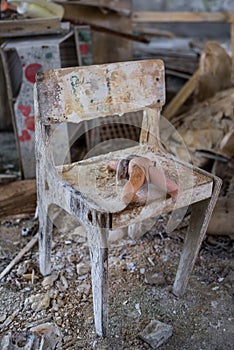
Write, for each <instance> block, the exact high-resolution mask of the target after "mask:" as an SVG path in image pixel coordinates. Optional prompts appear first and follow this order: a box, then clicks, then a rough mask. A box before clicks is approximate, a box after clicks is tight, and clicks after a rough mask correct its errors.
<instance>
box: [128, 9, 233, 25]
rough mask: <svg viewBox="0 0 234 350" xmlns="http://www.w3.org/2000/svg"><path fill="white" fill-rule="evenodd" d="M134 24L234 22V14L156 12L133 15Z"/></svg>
mask: <svg viewBox="0 0 234 350" xmlns="http://www.w3.org/2000/svg"><path fill="white" fill-rule="evenodd" d="M131 18H132V22H134V23H136V22H228V23H231V22H234V12H154V11H141V12H133V13H132V16H131Z"/></svg>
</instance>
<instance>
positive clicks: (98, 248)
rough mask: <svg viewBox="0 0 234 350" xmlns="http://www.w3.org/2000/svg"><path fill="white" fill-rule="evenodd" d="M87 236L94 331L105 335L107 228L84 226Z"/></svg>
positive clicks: (106, 309)
mask: <svg viewBox="0 0 234 350" xmlns="http://www.w3.org/2000/svg"><path fill="white" fill-rule="evenodd" d="M85 230H86V232H87V236H88V242H89V249H90V257H91V277H92V292H93V307H94V321H95V329H96V333H97V334H98V335H99V336H101V337H105V336H106V334H107V327H108V246H107V232H108V231H107V229H102V228H100V227H98V226H86V227H85Z"/></svg>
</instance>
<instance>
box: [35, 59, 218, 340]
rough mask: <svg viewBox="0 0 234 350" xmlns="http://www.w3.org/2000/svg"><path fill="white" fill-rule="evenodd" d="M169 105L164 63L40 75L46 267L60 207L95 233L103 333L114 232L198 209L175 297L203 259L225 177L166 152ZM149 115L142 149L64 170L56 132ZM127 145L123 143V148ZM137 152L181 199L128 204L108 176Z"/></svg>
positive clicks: (96, 292) (95, 282)
mask: <svg viewBox="0 0 234 350" xmlns="http://www.w3.org/2000/svg"><path fill="white" fill-rule="evenodd" d="M164 101H165V83H164V64H163V62H162V61H160V60H143V61H133V62H120V63H112V64H104V65H95V66H88V67H75V68H64V69H57V70H50V71H45V72H41V73H38V75H37V81H36V84H35V115H36V159H37V190H38V213H39V250H40V270H41V273H42V274H43V275H44V276H46V275H49V274H50V273H51V242H52V222H51V219H50V214H49V209H50V207H51V205H52V204H55V205H57V206H59V207H61V208H63V209H64V210H66V211H67V212H68V213H70V214H71V215H74V216H76V217H77V218H78V220H79V221H80V223H81V224H82V225H83V227H84V229H85V230H86V232H87V237H88V242H89V247H90V256H91V274H92V291H93V304H94V319H95V328H96V332H97V334H99V335H101V336H105V335H106V333H107V328H108V315H107V302H108V232H109V231H110V230H113V229H116V228H119V227H125V226H128V225H130V224H133V223H136V222H140V221H143V220H146V219H148V218H150V217H152V216H154V217H156V216H158V215H160V214H163V213H167V212H170V211H173V210H174V209H178V208H182V207H186V206H189V205H190V204H191V205H192V206H191V210H192V214H191V219H190V226H189V228H188V232H187V236H186V239H185V243H184V248H183V251H182V254H181V258H180V262H179V267H178V270H177V274H176V278H175V282H174V286H173V292H174V294H175V295H177V296H181V295H183V293H184V292H185V289H186V286H187V283H188V279H189V276H190V273H191V271H192V268H193V265H194V263H195V260H196V257H197V255H198V252H199V249H200V246H201V243H202V240H203V237H204V235H205V232H206V229H207V226H208V223H209V220H210V217H211V214H212V211H213V208H214V205H215V203H216V201H217V197H218V194H219V191H220V187H221V180H220V179H219V178H217V177H215V176H213V175H212V174H209V173H207V172H205V171H203V170H201V169H198V168H195V167H193V166H192V165H190V164H187V163H184V162H182V161H180V160H179V159H177V158H175V157H173V156H172V155H171V154H169V153H168V152H166V151H165V149H164V148H163V146H162V145H161V143H160V138H159V119H160V111H161V109H162V106H163V104H164ZM139 110H142V111H143V115H144V116H143V123H142V130H141V134H140V141H139V144H138V145H137V146H134V147H130V148H125V149H121V150H119V151H114V152H109V153H107V154H104V155H98V156H96V157H91V158H87V159H85V160H82V161H79V162H76V163H72V164H67V165H63V164H61V166H59V167H56V166H55V165H54V161H53V153H52V146H51V144H52V138H53V131H52V127H53V125H55V124H59V123H68V122H72V123H81V122H83V121H85V120H88V119H95V118H97V117H103V118H104V117H106V116H109V115H116V116H117V115H118V116H119V118H120V119H121V116H122V115H123V114H124V113H127V112H136V111H139ZM121 146H123V144H121ZM130 154H136V155H140V156H143V157H147V158H149V159H150V160H151V161H153V162H156V166H157V167H159V168H160V169H161V170H163V171H164V172H165V176H167V177H168V178H171V179H172V180H174V181H175V182H176V183H177V184H178V186H179V189H180V192H179V196H178V198H177V200H176V202H173V200H172V199H171V198H165V196H164V197H163V198H158V199H154V198H151V199H149V201H147V202H146V203H145V204H144V205H125V204H124V203H123V202H122V201H121V199H120V193H119V192H120V191H119V190H118V188H117V186H116V183H115V176H114V175H113V174H111V173H109V174H108V173H107V172H106V166H107V164H108V162H109V161H110V160H112V159H116V160H120V159H122V158H126V156H128V155H130Z"/></svg>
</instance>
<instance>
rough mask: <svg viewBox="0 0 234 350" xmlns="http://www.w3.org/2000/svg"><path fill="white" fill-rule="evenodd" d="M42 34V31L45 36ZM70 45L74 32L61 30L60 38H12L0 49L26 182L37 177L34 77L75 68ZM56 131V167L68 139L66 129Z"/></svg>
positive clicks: (52, 36)
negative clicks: (43, 70)
mask: <svg viewBox="0 0 234 350" xmlns="http://www.w3.org/2000/svg"><path fill="white" fill-rule="evenodd" d="M52 22H53V21H52ZM45 32H46V30H45V29H44V34H45ZM34 34H35V33H34ZM14 35H16V33H15V34H14ZM18 35H19V34H18ZM73 41H74V38H73V30H64V32H62V33H61V30H60V34H56V35H52V34H50V35H42V36H28V35H26V36H25V37H21V38H11V39H9V40H7V41H5V42H4V43H3V44H2V46H1V50H0V53H1V58H2V64H3V70H4V75H5V79H6V87H7V95H8V100H9V105H10V111H11V119H12V122H13V125H14V132H15V138H16V144H17V149H18V157H19V165H20V170H21V174H22V177H23V178H25V179H30V178H34V177H35V174H36V165H35V151H34V144H35V137H34V136H35V135H34V133H35V126H34V106H33V85H34V83H35V75H36V73H37V72H38V71H39V70H42V69H55V68H60V67H61V66H65V65H66V66H73V65H75V64H76V63H77V60H76V59H75V58H76V53H75V45H74V43H73ZM71 48H72V52H71ZM73 51H74V52H73ZM56 130H57V132H58V133H59V135H60V136H59V137H58V139H57V143H56V147H55V148H54V151H55V159H57V160H56V161H57V162H58V163H59V162H60V161H61V160H62V157H66V156H67V155H64V154H63V155H62V153H61V149H63V148H69V139H68V132H67V126H66V125H64V126H62V127H60V128H58V129H56ZM58 149H59V152H58Z"/></svg>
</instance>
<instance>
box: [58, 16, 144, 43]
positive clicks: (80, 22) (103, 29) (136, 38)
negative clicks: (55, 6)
mask: <svg viewBox="0 0 234 350" xmlns="http://www.w3.org/2000/svg"><path fill="white" fill-rule="evenodd" d="M64 20H66V21H69V22H71V23H72V24H74V25H88V26H90V27H91V29H92V30H94V31H96V32H101V33H106V34H110V35H115V36H119V37H121V38H125V39H128V40H132V41H138V42H141V43H145V44H149V42H150V40H149V39H147V38H145V37H143V36H140V35H134V34H130V33H125V32H122V31H119V30H114V29H111V28H107V27H103V26H100V25H98V24H95V23H91V22H88V21H84V20H73V19H72V18H68V17H66V18H64Z"/></svg>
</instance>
